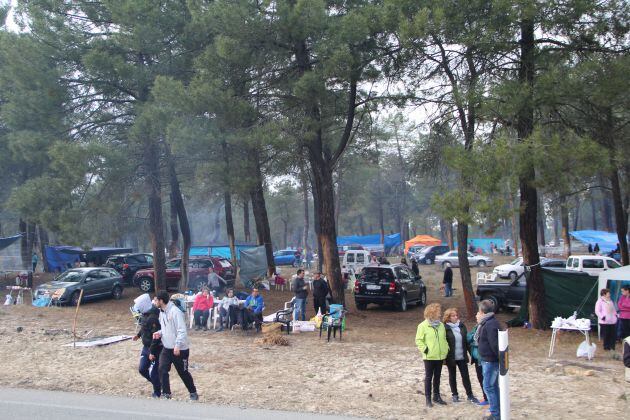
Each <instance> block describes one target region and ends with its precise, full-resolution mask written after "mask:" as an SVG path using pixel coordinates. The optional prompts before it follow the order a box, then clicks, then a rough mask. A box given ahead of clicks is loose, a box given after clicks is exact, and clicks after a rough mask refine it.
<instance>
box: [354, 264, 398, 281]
mask: <svg viewBox="0 0 630 420" xmlns="http://www.w3.org/2000/svg"><path fill="white" fill-rule="evenodd" d="M394 280H395V279H394V273H392V270H391V269H389V268H382V267H366V268H364V269H363V272H362V273H361V281H363V282H366V283H380V282H381V281H394Z"/></svg>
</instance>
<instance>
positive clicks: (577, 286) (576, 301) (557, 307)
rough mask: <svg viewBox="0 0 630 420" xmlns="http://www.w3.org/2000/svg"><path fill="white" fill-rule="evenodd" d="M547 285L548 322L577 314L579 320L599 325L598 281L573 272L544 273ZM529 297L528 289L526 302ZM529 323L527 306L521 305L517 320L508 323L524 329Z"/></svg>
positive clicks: (549, 271) (547, 271)
mask: <svg viewBox="0 0 630 420" xmlns="http://www.w3.org/2000/svg"><path fill="white" fill-rule="evenodd" d="M541 272H542V277H543V282H544V284H545V318H546V320H547V323H548V324H549V325H551V321H553V319H554V318H555V317H557V316H561V317H563V318H567V317H569V316H571V315H573V313H574V312H575V311H578V313H577V317H578V318H590V319H591V323H592V325H597V319H596V318H595V317H594V316H593V313H594V312H595V302H597V278H596V277H593V276H589V275H588V274H586V273H581V272H578V271H570V270H549V269H545V268H543V269H542V270H541ZM528 296H529V288H527V291H526V292H525V302H527V300H528ZM528 319H529V310H528V307H527V305H526V304H525V305H521V309H520V311H519V313H518V315H517V316H516V318H514V319H512V320H511V321H509V322H508V324H509V325H510V326H511V327H518V326H521V325H523V323H524V322H525V321H527V320H528Z"/></svg>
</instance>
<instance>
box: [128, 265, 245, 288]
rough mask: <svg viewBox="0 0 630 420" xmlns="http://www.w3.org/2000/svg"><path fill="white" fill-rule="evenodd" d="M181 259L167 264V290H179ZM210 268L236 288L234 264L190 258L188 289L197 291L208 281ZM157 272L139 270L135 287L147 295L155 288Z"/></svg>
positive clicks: (134, 278) (135, 279) (134, 279)
mask: <svg viewBox="0 0 630 420" xmlns="http://www.w3.org/2000/svg"><path fill="white" fill-rule="evenodd" d="M181 264H182V259H181V258H173V259H171V260H169V261H167V262H166V288H167V289H177V288H178V284H179V279H180V278H181V277H182V271H181ZM208 268H213V269H214V272H215V273H217V274H218V275H219V276H221V277H223V279H225V281H226V282H227V286H228V287H234V282H235V279H236V274H235V270H234V267H232V263H231V262H230V261H229V260H227V259H225V258H219V257H190V259H189V262H188V285H187V287H188V289H193V290H196V289H197V288H198V286H199V284H200V283H204V282H206V281H207V279H208ZM154 277H155V270H153V268H151V269H145V270H138V271H137V272H136V275H135V276H134V277H133V285H134V286H137V287H139V288H140V290H142V291H143V292H145V293H147V292H150V291H151V290H153V288H154V284H155V281H154Z"/></svg>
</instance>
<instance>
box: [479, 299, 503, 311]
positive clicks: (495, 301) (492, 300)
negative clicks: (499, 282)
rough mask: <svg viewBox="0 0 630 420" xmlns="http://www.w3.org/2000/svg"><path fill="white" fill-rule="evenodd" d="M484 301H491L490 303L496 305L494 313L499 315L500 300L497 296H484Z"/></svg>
mask: <svg viewBox="0 0 630 420" xmlns="http://www.w3.org/2000/svg"><path fill="white" fill-rule="evenodd" d="M482 299H483V300H489V301H490V302H492V304H493V305H494V312H495V313H498V312H499V309H500V307H499V299H498V298H497V297H496V296H495V295H490V294H488V295H483V297H482Z"/></svg>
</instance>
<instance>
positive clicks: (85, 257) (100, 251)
mask: <svg viewBox="0 0 630 420" xmlns="http://www.w3.org/2000/svg"><path fill="white" fill-rule="evenodd" d="M61 248H62V249H60V250H59V252H60V253H62V254H69V255H78V256H79V258H80V259H81V261H84V262H87V263H94V264H95V265H97V266H100V265H103V264H105V261H107V257H109V256H110V255H114V254H127V253H129V252H131V251H132V249H131V248H113V247H109V246H95V247H93V248H90V249H83V248H79V247H76V246H67V247H61Z"/></svg>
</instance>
